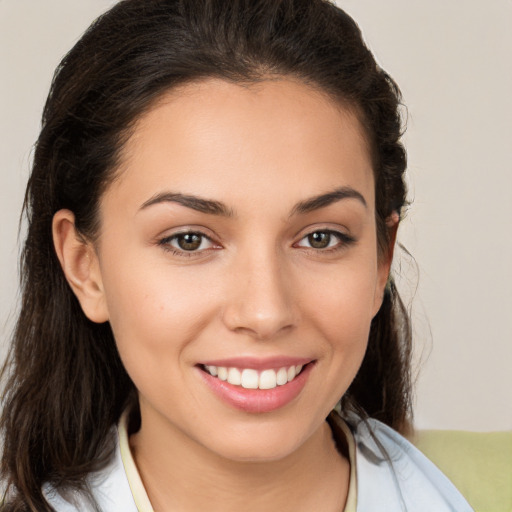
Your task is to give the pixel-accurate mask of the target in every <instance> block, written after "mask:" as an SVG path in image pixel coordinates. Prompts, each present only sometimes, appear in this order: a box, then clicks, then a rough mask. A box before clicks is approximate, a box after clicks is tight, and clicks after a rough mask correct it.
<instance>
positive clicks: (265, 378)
mask: <svg viewBox="0 0 512 512" xmlns="http://www.w3.org/2000/svg"><path fill="white" fill-rule="evenodd" d="M204 368H205V370H206V371H207V372H208V373H209V374H210V375H212V376H213V377H218V378H219V379H220V380H224V381H227V382H229V384H232V385H233V386H242V387H243V388H245V389H274V388H275V387H277V386H284V385H285V384H287V383H288V382H291V381H292V380H293V379H294V378H295V377H296V376H297V375H298V374H299V373H300V372H301V370H302V365H300V364H299V365H297V366H285V367H282V368H279V369H278V370H272V369H269V370H263V371H262V372H261V373H258V371H257V370H254V369H252V368H245V369H242V370H240V369H238V368H227V367H225V366H213V365H209V366H205V367H204Z"/></svg>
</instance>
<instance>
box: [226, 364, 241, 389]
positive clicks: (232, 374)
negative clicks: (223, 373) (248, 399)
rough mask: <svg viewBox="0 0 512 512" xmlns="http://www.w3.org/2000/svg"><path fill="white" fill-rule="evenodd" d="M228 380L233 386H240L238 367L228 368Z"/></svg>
mask: <svg viewBox="0 0 512 512" xmlns="http://www.w3.org/2000/svg"><path fill="white" fill-rule="evenodd" d="M228 382H229V383H230V384H233V386H240V384H241V383H242V374H241V373H240V370H238V368H230V369H229V370H228Z"/></svg>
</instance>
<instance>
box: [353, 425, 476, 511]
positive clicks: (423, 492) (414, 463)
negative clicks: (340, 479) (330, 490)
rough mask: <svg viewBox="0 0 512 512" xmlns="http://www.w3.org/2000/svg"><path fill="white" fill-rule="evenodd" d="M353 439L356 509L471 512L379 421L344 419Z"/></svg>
mask: <svg viewBox="0 0 512 512" xmlns="http://www.w3.org/2000/svg"><path fill="white" fill-rule="evenodd" d="M348 423H349V425H350V427H351V429H352V431H353V434H354V438H355V442H356V467H357V486H358V492H357V494H358V497H357V501H358V508H357V510H358V512H366V511H373V510H379V511H383V512H384V511H389V512H392V511H393V512H395V511H409V510H414V512H430V511H432V510H436V512H444V511H446V512H448V511H449V512H471V511H472V508H471V507H470V506H469V504H468V503H467V501H466V500H465V499H464V498H463V496H462V495H461V494H460V492H459V491H458V490H457V489H456V488H455V486H454V485H453V484H452V483H451V482H450V480H448V478H447V477H446V476H445V475H444V474H443V473H442V472H441V471H440V470H439V469H438V468H437V467H436V466H435V465H434V464H433V463H432V462H431V461H430V460H429V459H427V458H426V457H425V456H424V455H423V454H422V453H421V452H420V451H419V450H418V449H417V448H415V447H414V446H413V445H412V444H411V443H410V442H409V441H407V439H405V438H404V437H402V436H401V435H400V434H398V433H397V432H396V431H394V430H393V429H391V428H390V427H388V426H387V425H384V424H383V423H381V422H380V421H377V420H373V419H369V420H367V421H361V420H356V421H350V420H349V421H348Z"/></svg>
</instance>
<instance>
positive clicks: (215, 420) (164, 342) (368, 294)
mask: <svg viewBox="0 0 512 512" xmlns="http://www.w3.org/2000/svg"><path fill="white" fill-rule="evenodd" d="M374 203H375V198H374V179H373V174H372V168H371V163H370V157H369V153H368V148H367V145H366V142H365V139H364V136H363V132H362V128H361V126H360V124H359V122H358V120H357V119H356V117H355V116H354V115H353V114H352V113H351V112H350V111H348V110H346V109H344V108H343V107H342V106H340V105H339V104H337V103H335V102H333V101H332V100H331V99H329V98H327V97H326V96H324V95H322V94H321V93H319V92H317V91H315V90H313V89H312V88H310V87H308V86H305V85H303V84H301V83H298V82H294V81H290V80H286V79H282V80H273V81H265V82H262V83H259V84H255V85H250V86H240V85H235V84H230V83H226V82H224V81H220V80H209V81H204V82H201V83H197V84H191V85H187V86H184V87H182V88H181V89H179V90H175V91H174V92H171V93H169V94H168V95H166V96H165V97H164V98H163V99H162V100H161V101H159V103H158V104H157V105H156V106H155V107H154V108H153V109H152V110H151V111H150V112H149V113H147V114H146V115H145V116H144V117H143V118H142V119H140V120H139V122H138V124H137V125H136V127H135V130H134V133H133V136H132V137H131V138H130V140H129V141H128V142H127V144H126V147H125V151H124V155H123V161H122V164H121V167H120V169H119V179H118V180H117V181H115V182H114V183H113V184H112V185H111V186H110V187H109V189H108V190H107V192H106V193H105V194H104V196H103V198H102V201H101V205H100V208H101V209H100V212H101V233H100V237H99V241H98V246H97V255H98V262H99V268H100V272H101V284H100V288H101V290H102V293H103V294H104V298H105V314H106V315H108V318H109V321H110V323H111V326H112V329H113V332H114V335H115V339H116V342H117V344H118V348H119V352H120V355H121V358H122V360H123V363H124V365H125V367H126V370H127V371H128V373H129V375H130V377H131V378H132V380H133V382H134V383H135V386H136V387H137V389H138V391H139V397H140V402H141V414H142V430H144V429H146V430H147V431H148V432H149V431H151V432H154V433H156V434H155V435H169V436H175V437H176V436H177V437H181V438H182V439H183V441H184V442H186V443H192V445H195V446H200V447H201V448H204V449H207V450H210V451H213V452H215V453H217V454H220V455H222V456H223V457H227V458H229V459H233V460H275V459H279V458H281V457H284V456H286V455H287V454H290V453H292V452H294V450H297V449H298V448H299V447H300V446H301V445H302V444H303V443H304V442H305V441H306V440H307V439H308V438H310V437H311V436H312V435H313V434H314V433H315V432H316V431H318V430H319V429H320V427H321V426H322V424H323V422H324V419H325V417H326V416H327V414H328V413H329V411H330V410H331V409H332V408H333V406H334V405H335V404H336V402H337V401H338V400H339V398H340V397H341V396H342V395H343V393H344V392H345V391H346V390H347V388H348V386H349V384H350V383H351V381H352V379H353V378H354V376H355V374H356V372H357V370H358V368H359V366H360V364H361V361H362V358H363V355H364V352H365V348H366V344H367V339H368V332H369V327H370V322H371V319H372V318H373V316H374V315H375V314H376V312H377V310H378V309H379V307H380V304H381V300H382V294H383V289H384V285H385V281H386V278H387V271H388V265H387V263H384V262H383V263H379V260H378V258H377V243H376V228H375V211H374ZM300 368H302V370H301V369H300ZM297 370H299V371H300V372H299V374H298V375H297V376H295V377H294V373H296V372H297ZM223 379H227V380H223ZM260 388H261V389H260ZM141 432H142V431H141Z"/></svg>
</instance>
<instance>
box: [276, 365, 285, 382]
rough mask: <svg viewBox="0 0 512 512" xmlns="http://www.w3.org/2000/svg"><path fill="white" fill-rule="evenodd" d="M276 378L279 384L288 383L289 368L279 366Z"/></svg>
mask: <svg viewBox="0 0 512 512" xmlns="http://www.w3.org/2000/svg"><path fill="white" fill-rule="evenodd" d="M276 378H277V384H278V386H282V385H283V384H286V383H287V382H288V370H287V369H286V368H279V370H278V371H277V376H276Z"/></svg>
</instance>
